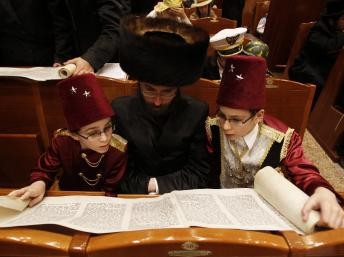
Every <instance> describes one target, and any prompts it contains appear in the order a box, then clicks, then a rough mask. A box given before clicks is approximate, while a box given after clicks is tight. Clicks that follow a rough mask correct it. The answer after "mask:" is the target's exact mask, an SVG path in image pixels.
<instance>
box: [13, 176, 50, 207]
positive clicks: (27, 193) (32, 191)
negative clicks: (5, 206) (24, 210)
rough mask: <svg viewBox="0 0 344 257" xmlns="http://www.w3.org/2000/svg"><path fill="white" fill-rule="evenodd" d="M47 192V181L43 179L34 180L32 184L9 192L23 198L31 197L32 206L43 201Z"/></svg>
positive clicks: (30, 203) (30, 204)
mask: <svg viewBox="0 0 344 257" xmlns="http://www.w3.org/2000/svg"><path fill="white" fill-rule="evenodd" d="M44 194H45V183H44V182H43V181H41V180H39V181H36V182H33V183H32V184H31V185H30V186H27V187H23V188H21V189H18V190H14V191H12V192H11V193H9V194H8V195H9V196H16V197H20V199H21V200H27V199H30V202H29V206H30V207H32V206H34V205H35V204H37V203H39V202H40V201H42V199H43V197H44Z"/></svg>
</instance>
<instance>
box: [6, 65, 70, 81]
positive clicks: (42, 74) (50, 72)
mask: <svg viewBox="0 0 344 257" xmlns="http://www.w3.org/2000/svg"><path fill="white" fill-rule="evenodd" d="M75 69H76V66H75V65H74V64H68V65H65V66H61V67H33V68H9V67H0V76H6V77H23V78H28V79H32V80H36V81H46V80H57V79H65V78H68V77H70V76H72V75H73V73H74V71H75Z"/></svg>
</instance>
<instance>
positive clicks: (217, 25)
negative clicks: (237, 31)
mask: <svg viewBox="0 0 344 257" xmlns="http://www.w3.org/2000/svg"><path fill="white" fill-rule="evenodd" d="M191 23H192V25H193V26H195V27H200V28H202V29H204V30H205V31H207V32H208V33H209V35H214V34H216V33H217V32H219V31H220V30H223V29H234V28H236V27H237V21H235V20H230V19H227V18H223V17H217V18H210V17H207V18H200V19H196V20H191Z"/></svg>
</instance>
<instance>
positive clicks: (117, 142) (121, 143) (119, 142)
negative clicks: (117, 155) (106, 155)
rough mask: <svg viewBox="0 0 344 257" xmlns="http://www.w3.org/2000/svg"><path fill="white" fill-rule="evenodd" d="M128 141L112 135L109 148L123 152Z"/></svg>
mask: <svg viewBox="0 0 344 257" xmlns="http://www.w3.org/2000/svg"><path fill="white" fill-rule="evenodd" d="M127 143H128V141H127V140H125V139H124V138H123V137H121V136H120V135H117V134H112V138H111V141H110V146H112V147H114V148H116V149H117V150H119V151H121V152H123V153H124V152H125V149H126V146H127Z"/></svg>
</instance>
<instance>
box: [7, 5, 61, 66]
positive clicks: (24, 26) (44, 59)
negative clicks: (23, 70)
mask: <svg viewBox="0 0 344 257" xmlns="http://www.w3.org/2000/svg"><path fill="white" fill-rule="evenodd" d="M54 7H55V6H53V5H52V4H51V3H50V1H46V0H25V1H21V0H1V1H0V65H1V66H51V65H53V63H54V55H55V46H54V45H55V42H54V30H53V21H52V16H51V13H52V11H53V10H54ZM62 55H63V54H62Z"/></svg>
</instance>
